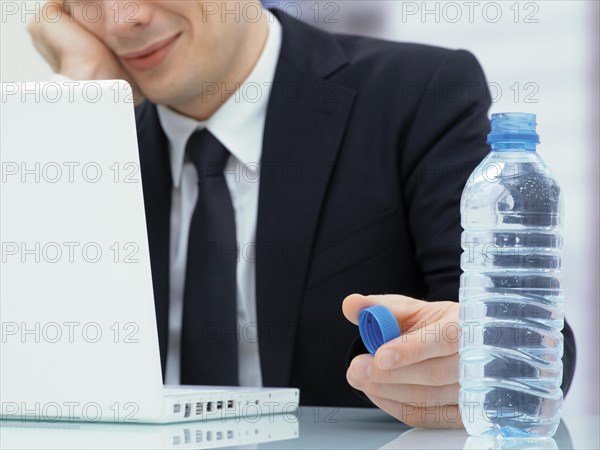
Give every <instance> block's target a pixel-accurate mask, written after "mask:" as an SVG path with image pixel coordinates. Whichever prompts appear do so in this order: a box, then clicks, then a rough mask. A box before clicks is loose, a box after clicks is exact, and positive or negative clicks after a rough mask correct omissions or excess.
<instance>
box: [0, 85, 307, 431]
mask: <svg viewBox="0 0 600 450" xmlns="http://www.w3.org/2000/svg"><path fill="white" fill-rule="evenodd" d="M1 95H2V98H1V105H0V108H1V109H0V160H1V167H0V169H1V180H0V241H1V246H2V254H1V258H2V259H1V266H0V322H1V329H0V330H1V336H0V404H1V408H0V417H2V418H3V419H16V420H51V421H65V420H66V421H89V422H96V421H103V422H119V423H121V422H125V423H167V422H179V421H188V420H199V419H202V420H204V419H210V418H215V419H216V418H231V417H241V416H252V417H256V416H258V415H263V414H273V413H280V412H283V413H289V412H290V411H293V410H294V409H296V408H297V406H298V400H299V392H298V390H297V389H291V388H290V389H287V388H244V387H237V388H236V387H203V386H198V387H189V386H182V387H163V384H162V377H161V365H160V356H159V348H158V336H157V328H156V316H155V310H154V298H153V290H152V277H151V271H150V257H149V250H148V239H147V234H146V223H145V214H144V203H143V194H142V184H141V175H140V172H139V156H138V147H137V137H136V130H135V117H134V110H133V103H132V101H131V88H130V86H129V85H128V84H127V83H126V82H124V81H115V80H112V81H102V82H99V81H96V82H91V81H90V82H82V81H73V82H43V83H3V84H2V91H1Z"/></svg>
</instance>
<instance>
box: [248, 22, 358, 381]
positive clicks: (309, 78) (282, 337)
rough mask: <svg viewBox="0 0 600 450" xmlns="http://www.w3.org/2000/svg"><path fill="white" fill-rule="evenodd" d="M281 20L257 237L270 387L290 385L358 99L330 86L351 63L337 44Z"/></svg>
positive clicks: (261, 343)
mask: <svg viewBox="0 0 600 450" xmlns="http://www.w3.org/2000/svg"><path fill="white" fill-rule="evenodd" d="M275 14H276V15H277V16H278V18H279V20H280V22H282V25H283V42H282V52H281V56H280V59H279V62H278V66H277V70H276V74H275V80H274V82H273V88H272V90H271V97H270V99H269V108H268V112H267V118H266V123H265V132H264V141H263V151H262V158H261V180H260V193H259V204H258V219H257V238H256V240H257V258H256V294H257V300H256V301H257V316H258V335H259V346H260V356H261V366H262V374H263V384H264V385H265V386H285V385H287V384H288V383H289V379H290V370H291V365H292V356H293V352H294V341H295V335H296V328H297V326H296V325H297V319H298V314H299V310H300V306H301V299H302V295H303V291H304V286H305V281H306V277H307V272H308V266H309V261H310V257H311V250H312V246H313V241H314V237H315V231H316V229H317V224H318V219H319V214H320V211H321V207H322V204H323V200H324V196H325V194H326V190H327V186H328V184H329V179H330V177H331V173H332V168H333V166H334V164H335V161H336V159H337V154H338V150H339V147H340V144H341V141H342V137H343V135H344V131H345V129H346V125H347V121H348V118H349V115H350V111H351V108H352V105H353V102H354V97H355V93H354V91H352V90H350V89H348V88H346V87H343V86H341V85H338V84H335V83H332V82H328V81H326V77H327V76H328V75H329V74H331V73H332V72H334V71H336V70H339V69H340V68H341V67H343V65H345V64H347V61H346V60H345V57H344V55H343V52H342V50H341V49H340V48H338V47H337V42H336V41H334V39H333V38H332V37H331V36H329V35H326V34H322V33H320V32H317V31H315V30H312V29H309V28H308V27H306V26H305V25H302V24H298V23H296V22H294V21H291V19H290V18H289V17H287V16H283V15H282V14H281V13H277V12H276V13H275ZM311 41H312V42H311ZM299 68H302V69H299Z"/></svg>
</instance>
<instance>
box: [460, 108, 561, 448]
mask: <svg viewBox="0 0 600 450" xmlns="http://www.w3.org/2000/svg"><path fill="white" fill-rule="evenodd" d="M491 125H492V127H491V133H490V134H489V136H488V144H490V146H491V152H490V154H489V155H488V156H487V157H486V158H484V160H483V161H482V162H481V164H479V166H478V167H477V168H476V169H475V171H474V172H473V174H472V175H471V178H469V180H468V182H467V184H466V186H465V189H464V191H463V195H462V199H461V222H462V226H463V229H464V232H463V234H462V247H463V254H462V257H461V268H462V270H463V274H462V276H461V279H460V294H459V297H460V303H461V305H460V321H461V328H462V334H461V341H460V396H459V406H460V410H461V416H462V420H463V423H464V425H465V428H466V429H467V431H468V432H469V434H471V435H474V436H496V437H536V436H539V437H547V436H552V435H553V434H554V433H555V432H556V429H557V427H558V424H559V421H560V412H561V407H562V399H563V395H562V391H561V389H560V385H561V382H562V360H561V358H562V354H563V336H562V333H561V330H562V328H563V324H564V313H563V302H564V297H563V290H562V285H561V248H562V238H561V233H560V232H561V226H562V206H561V205H562V200H561V190H560V187H559V185H558V183H557V182H556V179H555V178H554V176H553V175H552V174H551V172H550V171H549V169H548V167H547V166H546V164H545V163H544V161H543V160H542V158H540V156H539V155H538V154H537V153H536V145H537V144H538V143H539V142H540V141H539V136H538V135H537V133H536V128H535V127H536V118H535V114H524V113H503V114H493V115H492V121H491Z"/></svg>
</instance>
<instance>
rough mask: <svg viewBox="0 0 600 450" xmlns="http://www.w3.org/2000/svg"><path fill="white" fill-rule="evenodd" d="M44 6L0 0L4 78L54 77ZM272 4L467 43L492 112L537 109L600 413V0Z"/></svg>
mask: <svg viewBox="0 0 600 450" xmlns="http://www.w3.org/2000/svg"><path fill="white" fill-rule="evenodd" d="M36 3H38V2H36V1H18V2H16V1H8V0H0V6H1V11H2V18H1V22H0V27H1V29H0V80H1V81H36V80H45V79H48V78H49V77H50V76H51V75H52V72H51V70H50V68H49V67H48V65H47V64H45V62H44V61H43V59H42V58H41V57H40V56H39V55H38V54H37V53H36V51H35V49H34V47H33V45H32V44H31V40H30V38H29V36H28V34H27V31H26V22H27V20H29V19H31V18H32V17H35V13H34V11H35V10H36ZM264 3H265V5H266V6H268V7H277V8H280V9H283V10H285V11H286V12H288V14H290V15H292V16H295V17H298V18H300V19H302V20H304V21H306V22H309V23H312V24H314V25H316V26H319V27H321V28H324V29H327V30H330V31H334V32H342V33H352V34H362V35H368V36H375V37H379V38H384V39H390V40H401V41H412V42H420V43H427V44H432V45H438V46H444V47H450V48H463V49H467V50H469V51H471V52H472V53H474V54H475V56H476V57H477V58H478V59H479V61H480V63H481V64H482V66H483V68H484V70H485V72H486V75H487V78H488V82H489V87H490V91H491V95H492V99H493V105H492V108H491V111H490V112H501V111H521V112H532V113H536V114H537V115H538V123H539V127H538V130H539V134H540V135H541V139H542V145H541V146H540V147H539V152H540V154H541V156H542V157H543V158H544V159H545V160H546V162H547V163H548V164H549V165H550V167H551V168H552V169H553V170H554V172H555V174H556V176H557V177H558V180H559V181H560V183H561V185H562V187H563V190H564V195H565V229H564V242H565V251H564V259H563V269H564V279H565V288H566V306H565V309H566V315H567V318H568V320H569V322H570V324H571V326H572V327H573V330H574V332H575V338H576V340H577V349H578V355H577V367H576V371H575V380H574V382H573V384H572V387H571V391H570V393H569V396H568V398H567V400H566V403H565V407H564V412H565V413H566V414H568V415H571V416H573V415H590V414H592V415H599V414H600V394H599V379H600V376H599V374H600V358H599V354H600V351H599V348H600V331H599V322H600V309H599V303H600V302H599V292H600V291H599V287H600V286H599V274H600V263H599V254H600V252H599V230H600V220H599V203H600V202H599V198H598V197H599V191H600V186H599V178H598V173H599V169H600V167H599V157H598V154H599V119H600V116H599V105H600V98H599V91H598V84H599V81H598V80H599V75H598V68H599V61H598V58H599V54H600V49H599V42H600V38H599V35H598V22H599V2H598V1H597V0H589V1H577V0H564V1H557V0H551V1H548V0H546V1H499V2H489V1H464V2H463V1H457V2H454V1H418V2H413V1H397V0H385V1H377V0H367V1H359V0H345V1H344V0H341V1H340V0H337V1H326V0H321V1H316V0H296V1H268V2H264ZM15 8H16V12H15ZM0 132H1V130H0Z"/></svg>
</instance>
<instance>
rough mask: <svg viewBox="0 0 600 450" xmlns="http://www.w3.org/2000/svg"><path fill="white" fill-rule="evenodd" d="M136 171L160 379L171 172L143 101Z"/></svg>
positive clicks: (151, 109) (151, 111) (152, 113)
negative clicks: (149, 268) (138, 172)
mask: <svg viewBox="0 0 600 450" xmlns="http://www.w3.org/2000/svg"><path fill="white" fill-rule="evenodd" d="M136 121H137V132H138V146H139V149H140V168H141V173H142V185H143V189H144V207H145V210H146V224H147V230H148V244H149V247H150V258H151V259H150V260H151V262H152V281H153V287H154V304H155V308H156V317H157V326H158V336H159V346H160V360H161V365H162V373H163V379H164V375H165V370H166V362H167V345H168V343H167V339H168V335H169V326H168V324H169V231H170V213H171V187H172V181H171V170H170V164H171V163H170V161H169V153H168V141H167V137H166V136H165V134H164V132H163V129H162V127H161V125H160V122H159V119H158V113H157V111H156V105H154V104H152V103H150V102H148V101H145V102H144V103H142V104H141V105H140V106H138V107H137V108H136Z"/></svg>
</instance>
